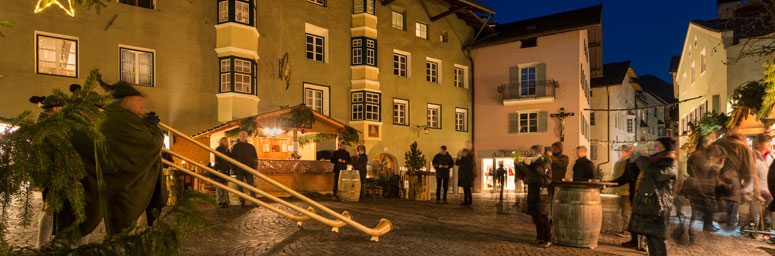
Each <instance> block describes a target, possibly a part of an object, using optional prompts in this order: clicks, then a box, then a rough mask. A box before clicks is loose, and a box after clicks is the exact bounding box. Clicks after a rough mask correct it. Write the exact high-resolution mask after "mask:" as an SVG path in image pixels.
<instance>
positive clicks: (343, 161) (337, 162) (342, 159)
mask: <svg viewBox="0 0 775 256" xmlns="http://www.w3.org/2000/svg"><path fill="white" fill-rule="evenodd" d="M350 161H351V160H350V153H347V145H346V144H344V142H341V143H339V149H337V150H336V151H334V153H333V154H332V155H331V163H334V197H336V192H337V190H339V172H340V171H342V170H347V165H348V164H350Z"/></svg>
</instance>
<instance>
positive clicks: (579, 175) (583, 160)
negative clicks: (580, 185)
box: [573, 146, 595, 181]
mask: <svg viewBox="0 0 775 256" xmlns="http://www.w3.org/2000/svg"><path fill="white" fill-rule="evenodd" d="M576 156H578V159H576V163H574V164H573V181H589V180H591V179H594V178H595V164H593V163H592V161H589V159H587V147H586V146H578V147H576Z"/></svg>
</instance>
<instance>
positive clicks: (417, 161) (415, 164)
mask: <svg viewBox="0 0 775 256" xmlns="http://www.w3.org/2000/svg"><path fill="white" fill-rule="evenodd" d="M404 160H405V161H406V163H405V164H404V166H406V168H407V169H409V173H410V175H411V174H414V173H416V172H419V171H420V170H421V169H422V168H423V167H425V164H426V162H427V161H426V160H425V155H423V153H422V151H420V149H418V148H417V142H416V141H415V142H414V143H412V145H411V146H410V147H409V151H406V153H404Z"/></svg>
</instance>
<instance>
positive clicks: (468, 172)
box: [455, 149, 476, 205]
mask: <svg viewBox="0 0 775 256" xmlns="http://www.w3.org/2000/svg"><path fill="white" fill-rule="evenodd" d="M455 165H457V166H460V167H459V168H458V171H457V173H458V178H457V185H458V186H459V187H463V194H464V199H463V203H462V204H461V205H471V204H472V202H471V199H472V196H471V188H472V187H473V186H474V178H475V177H476V173H475V172H474V158H473V154H471V151H469V150H468V149H463V152H462V153H460V156H459V157H458V159H457V160H456V161H455Z"/></svg>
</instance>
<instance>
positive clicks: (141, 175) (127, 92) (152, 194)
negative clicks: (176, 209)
mask: <svg viewBox="0 0 775 256" xmlns="http://www.w3.org/2000/svg"><path fill="white" fill-rule="evenodd" d="M111 94H112V95H113V97H114V98H115V99H116V101H115V102H113V103H111V104H109V105H107V106H105V108H104V110H105V113H106V118H105V119H104V120H103V121H101V122H100V123H99V124H98V125H97V126H98V127H97V128H98V130H99V131H100V132H101V133H102V135H103V136H104V137H105V147H106V155H105V156H100V157H99V159H100V161H99V164H100V168H101V171H102V175H103V179H104V184H105V186H104V187H103V188H102V193H101V195H100V196H101V197H102V199H103V201H102V202H105V204H106V205H105V209H106V210H107V215H108V216H106V228H107V229H108V231H109V233H110V234H117V233H121V232H122V231H125V230H126V231H131V229H132V228H134V226H135V224H136V223H137V219H138V218H139V217H140V215H142V213H143V212H144V211H145V212H147V213H148V214H151V212H152V210H151V209H161V208H162V207H164V205H165V204H166V202H167V189H166V187H165V186H164V183H163V182H164V179H162V166H161V148H162V146H163V145H164V134H163V133H162V131H161V129H159V127H158V126H157V124H158V123H159V118H158V117H157V116H156V115H155V114H154V113H153V112H151V113H149V114H145V98H144V96H143V95H142V94H141V93H140V92H139V91H137V90H136V89H135V88H133V87H132V86H131V85H129V84H128V83H125V82H118V83H115V84H114V85H113V86H111ZM73 143H74V144H75V147H76V149H77V150H78V151H79V153H80V154H81V156H82V158H83V160H84V165H85V166H86V168H87V173H88V174H89V178H90V179H94V178H96V170H95V166H96V164H95V160H94V153H93V152H94V150H93V142H92V141H91V140H90V139H89V138H88V137H85V136H81V137H79V138H77V139H75V138H74V142H73ZM98 198H99V197H96V196H94V195H93V193H88V191H87V195H86V199H87V209H86V210H87V211H86V212H87V220H86V222H84V223H82V224H81V227H80V231H81V235H87V234H88V233H91V232H92V231H93V230H94V228H96V224H99V221H100V219H102V216H101V215H102V214H103V213H104V212H102V211H100V210H97V209H101V205H100V203H99V199H98ZM95 201H96V202H95ZM98 212H99V213H98ZM88 213H91V215H89V214H88ZM97 215H99V216H97ZM148 220H149V224H151V222H152V221H153V216H149V218H148Z"/></svg>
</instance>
